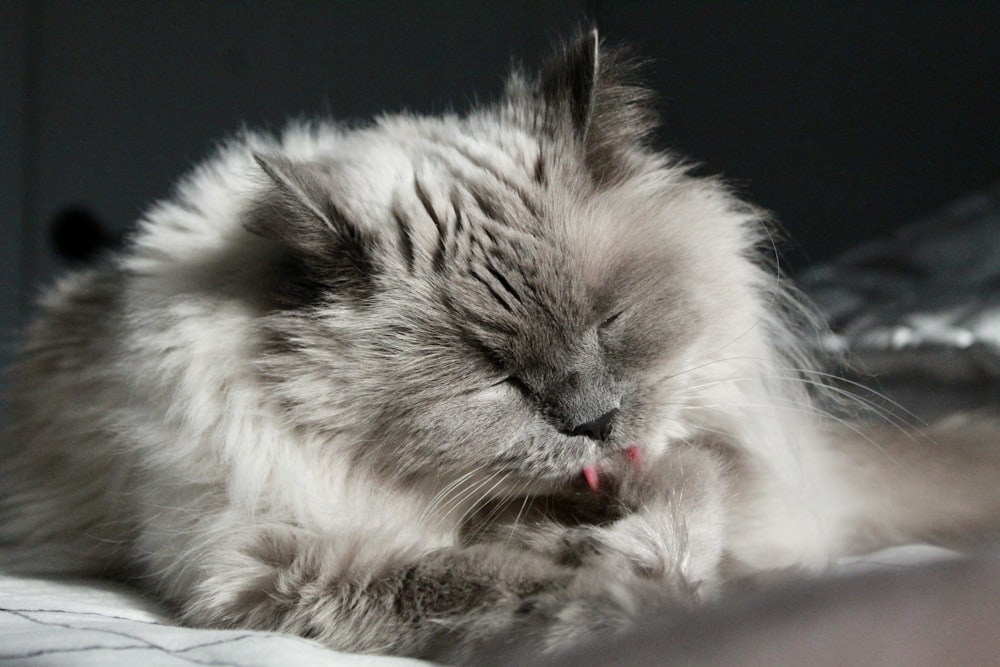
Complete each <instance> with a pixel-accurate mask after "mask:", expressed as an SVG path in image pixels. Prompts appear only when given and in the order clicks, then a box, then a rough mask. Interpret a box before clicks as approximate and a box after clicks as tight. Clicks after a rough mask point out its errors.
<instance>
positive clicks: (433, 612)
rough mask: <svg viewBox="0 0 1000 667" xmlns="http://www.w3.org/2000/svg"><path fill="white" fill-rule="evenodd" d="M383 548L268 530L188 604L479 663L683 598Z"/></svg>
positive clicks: (478, 549) (515, 561)
mask: <svg viewBox="0 0 1000 667" xmlns="http://www.w3.org/2000/svg"><path fill="white" fill-rule="evenodd" d="M377 541H378V536H373V535H369V536H357V538H356V541H355V540H353V539H350V540H348V539H342V540H331V539H329V538H321V537H319V536H317V535H314V534H306V533H304V532H301V531H296V530H294V529H290V528H289V529H288V530H281V531H274V530H272V531H271V532H269V533H268V534H266V535H259V536H257V537H256V538H255V539H254V540H251V541H250V542H249V543H247V544H246V545H245V546H244V547H243V548H240V549H238V550H234V551H229V552H225V553H219V554H217V555H216V558H217V562H216V564H215V565H214V566H213V567H212V574H210V576H208V577H207V578H205V579H204V580H203V581H202V582H201V584H200V585H198V586H197V588H196V589H195V591H194V593H193V594H192V595H190V596H189V598H188V599H186V600H182V601H181V607H182V611H183V616H184V618H185V620H187V621H188V622H191V623H193V624H197V625H202V626H205V625H208V626H215V627H240V628H250V629H260V630H271V631H279V632H289V633H294V634H298V635H301V636H304V637H309V638H313V639H317V640H319V641H321V642H324V643H325V644H327V645H329V646H331V647H333V648H337V649H341V650H348V651H360V652H378V653H392V654H399V655H409V656H417V657H427V658H433V659H437V660H443V661H445V662H448V663H469V664H478V661H479V658H481V657H482V655H483V654H482V651H485V650H491V651H492V650H496V649H497V647H498V646H500V645H508V644H513V643H517V644H518V645H519V646H520V647H522V648H523V647H524V646H525V645H526V643H527V646H529V647H534V648H537V649H538V650H542V651H554V650H558V649H560V648H566V647H568V646H571V645H573V644H574V643H576V642H578V641H580V640H582V639H584V638H586V637H590V636H592V635H593V634H594V633H597V632H602V631H614V630H616V629H622V628H624V627H627V626H628V625H629V624H630V623H631V621H632V620H633V619H635V618H637V617H639V616H641V615H644V614H646V613H649V612H650V611H654V610H660V609H663V608H668V607H671V606H672V603H673V601H672V600H671V599H670V598H669V596H667V595H665V594H664V592H663V591H662V590H661V589H659V588H658V587H655V586H652V585H650V584H649V583H648V582H645V581H642V580H639V579H637V578H635V577H633V576H632V575H631V574H630V573H628V572H625V571H614V570H605V569H602V568H600V567H591V568H584V569H581V568H575V567H569V566H565V565H559V564H556V563H555V562H554V561H552V559H551V558H548V557H545V556H543V555H542V554H539V553H534V552H530V551H526V550H524V549H520V548H512V547H505V546H503V545H496V544H480V545H474V546H471V547H455V548H440V549H436V550H433V551H417V550H406V549H402V550H400V549H398V548H396V550H395V553H393V552H391V550H386V552H385V553H381V554H380V556H379V558H377V559H375V558H372V557H371V556H372V553H374V552H378V551H379V550H380V549H379V548H378V547H377V546H373V542H377Z"/></svg>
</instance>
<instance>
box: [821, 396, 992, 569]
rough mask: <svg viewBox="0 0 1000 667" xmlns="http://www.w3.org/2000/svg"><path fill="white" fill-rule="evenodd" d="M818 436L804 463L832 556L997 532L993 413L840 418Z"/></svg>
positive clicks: (975, 542)
mask: <svg viewBox="0 0 1000 667" xmlns="http://www.w3.org/2000/svg"><path fill="white" fill-rule="evenodd" d="M826 436H827V446H826V447H823V448H822V449H820V450H819V451H818V453H817V456H818V457H820V459H821V460H819V461H817V462H816V463H817V465H813V466H809V467H810V469H811V470H812V471H813V474H814V476H815V477H816V479H814V480H811V481H812V483H813V484H814V485H815V488H816V490H817V491H818V493H819V495H820V500H821V502H822V503H823V505H824V507H823V511H822V514H823V515H824V517H825V518H826V519H827V520H829V521H831V522H833V526H832V527H833V528H834V529H835V530H834V531H833V533H834V534H836V535H838V536H839V539H838V540H837V542H838V543H837V544H835V545H833V546H834V550H835V552H836V553H834V554H833V555H834V556H842V555H854V554H860V553H865V552H869V551H872V550H875V549H879V548H882V547H886V546H892V545H896V544H905V543H913V542H923V543H931V544H938V545H942V546H949V547H958V548H963V549H975V548H976V547H977V546H981V545H985V544H987V543H988V542H990V541H991V540H995V539H996V538H997V537H998V536H1000V418H996V417H987V416H982V415H961V416H953V417H950V418H947V419H945V420H942V421H939V422H937V423H935V424H932V425H930V426H928V427H926V428H924V429H919V430H910V429H906V428H896V427H894V426H891V425H888V424H883V425H877V426H851V425H847V424H841V425H839V426H838V427H837V428H836V429H831V430H830V431H829V432H828V433H827V434H826Z"/></svg>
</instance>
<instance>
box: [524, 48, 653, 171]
mask: <svg viewBox="0 0 1000 667" xmlns="http://www.w3.org/2000/svg"><path fill="white" fill-rule="evenodd" d="M637 67H638V64H637V62H636V61H635V60H634V59H631V58H629V57H628V55H627V53H625V51H624V50H623V49H617V50H615V49H610V48H607V47H605V46H604V45H603V44H602V43H601V39H600V36H599V35H598V33H597V30H596V29H591V30H587V31H585V32H583V33H582V34H580V35H579V36H578V37H577V38H576V39H574V40H573V41H571V42H569V43H568V44H567V45H566V46H564V47H563V48H562V49H561V50H560V51H559V52H558V53H557V54H556V55H555V56H554V57H553V58H552V59H551V60H549V62H548V63H546V65H545V66H544V67H543V69H542V73H541V77H540V78H539V81H538V88H537V94H538V95H540V96H541V98H542V100H543V103H544V104H545V107H546V110H547V112H548V113H547V115H548V116H549V118H550V120H554V121H555V123H556V125H557V127H558V126H559V125H562V126H563V128H562V129H565V127H566V126H567V125H568V128H569V130H570V134H571V135H572V136H573V137H574V138H575V140H576V141H578V142H579V144H580V146H581V147H582V149H583V155H584V160H585V163H586V166H587V168H588V169H589V170H590V172H591V174H592V175H593V176H594V178H595V179H597V180H598V181H602V182H606V181H616V180H619V179H620V178H622V177H625V176H627V175H628V174H630V173H631V172H632V160H631V159H630V156H631V153H632V151H633V150H634V149H635V148H637V147H639V146H641V145H642V144H643V143H644V141H645V140H646V138H647V136H648V135H649V134H650V133H651V132H652V131H653V130H655V129H656V126H657V117H656V112H655V110H654V108H653V104H652V94H651V93H650V91H649V90H648V89H646V88H643V87H642V86H640V85H637V84H636V83H635V80H636V69H637Z"/></svg>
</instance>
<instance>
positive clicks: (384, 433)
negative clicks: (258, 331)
mask: <svg viewBox="0 0 1000 667" xmlns="http://www.w3.org/2000/svg"><path fill="white" fill-rule="evenodd" d="M631 76H632V68H631V67H629V66H628V65H627V64H626V63H624V62H623V60H622V59H621V57H620V56H619V55H618V54H616V53H615V52H611V51H608V50H605V49H604V48H603V47H601V46H600V44H599V40H598V38H597V35H596V34H595V33H586V34H584V35H582V36H581V37H579V38H578V39H576V40H575V41H573V42H572V43H570V44H569V45H568V46H567V47H565V48H564V49H562V50H561V51H560V52H559V53H558V54H557V55H556V56H555V57H554V58H553V59H552V60H551V61H550V62H549V63H548V64H547V65H546V66H545V67H544V68H543V70H542V72H541V74H540V75H539V76H538V77H526V76H523V75H521V74H518V73H515V74H514V75H513V76H512V77H511V79H510V81H509V83H508V86H507V92H506V94H505V96H504V97H503V98H502V99H501V100H500V101H499V102H498V103H496V104H495V105H492V106H488V107H485V108H481V109H478V110H475V111H473V112H471V113H469V114H468V115H466V116H462V117H458V116H445V117H431V118H421V117H412V116H389V117H384V118H381V119H380V120H378V121H377V122H376V123H375V124H373V125H372V126H370V127H367V128H362V129H357V130H352V131H349V132H344V133H343V135H342V137H341V140H340V141H338V142H336V146H334V147H332V148H331V149H330V150H329V151H328V152H327V153H322V154H318V155H315V156H314V157H313V158H312V159H310V160H308V161H302V160H297V159H294V158H289V157H288V154H287V153H286V154H282V153H281V152H272V153H270V154H260V155H257V160H258V162H259V165H260V167H261V169H262V171H263V172H264V173H265V174H266V175H267V177H268V179H267V181H268V183H267V186H266V187H265V188H264V190H263V194H262V195H261V196H260V198H259V200H258V201H257V203H256V204H255V206H254V207H253V208H252V210H251V211H250V212H249V213H248V214H247V216H246V224H247V226H248V227H249V228H250V229H251V230H252V231H254V232H255V233H256V234H258V235H260V236H264V237H266V238H269V239H271V240H273V241H275V242H276V243H277V244H279V245H280V246H281V247H283V248H284V254H283V260H282V261H281V262H279V266H276V268H275V276H276V284H277V287H278V289H279V292H280V300H281V306H280V307H279V308H277V309H275V310H274V311H273V312H272V313H271V314H270V315H269V316H268V317H267V318H265V319H264V320H263V323H262V328H263V333H264V340H265V343H264V346H263V350H262V352H261V358H260V361H259V368H260V370H261V372H262V373H263V375H264V377H265V378H266V379H267V381H268V382H269V383H271V385H272V389H273V392H274V395H275V397H276V399H277V400H278V401H280V403H281V405H282V407H283V409H284V410H285V414H286V415H287V417H288V420H289V421H290V423H291V424H292V425H293V426H295V427H296V428H299V429H302V430H303V432H308V433H311V434H313V436H315V439H316V440H317V441H318V442H323V443H326V444H325V445H324V446H328V447H329V448H330V450H331V451H336V452H337V455H343V454H345V453H346V455H348V456H351V457H353V458H354V459H355V460H356V461H357V462H359V463H361V464H364V465H368V466H371V467H372V469H374V470H376V471H378V472H379V473H380V474H383V475H385V476H387V477H392V478H395V479H398V480H401V481H407V480H409V481H416V480H422V479H424V480H425V479H428V478H439V479H442V480H444V479H448V478H452V479H453V478H456V477H461V476H463V475H468V479H469V480H479V481H482V482H483V484H484V486H482V487H481V489H482V493H484V494H490V493H493V494H500V493H514V492H518V491H520V490H526V489H529V488H530V489H534V490H537V489H542V488H552V487H554V486H558V485H561V484H566V483H568V482H570V481H571V480H573V479H574V478H575V477H578V476H579V474H580V471H581V470H582V468H583V467H584V466H587V465H590V464H592V463H594V462H598V461H601V462H603V463H602V465H610V466H613V465H615V461H617V460H619V459H620V458H621V457H622V453H623V451H625V450H626V448H629V447H638V448H639V451H640V452H641V453H642V455H643V456H644V457H647V458H648V457H653V456H657V455H659V454H661V453H662V452H663V451H664V450H665V449H667V448H668V447H669V445H670V444H671V443H672V442H675V441H677V440H680V439H683V438H684V437H685V436H686V435H687V434H688V427H687V424H688V422H687V421H686V418H685V417H684V415H683V414H682V406H683V404H684V403H685V401H686V400H688V397H689V396H690V395H691V392H696V391H697V390H698V387H697V385H699V384H704V383H710V382H711V381H712V380H713V376H712V375H711V366H712V365H713V363H714V361H715V360H716V359H717V358H721V357H726V356H729V355H733V354H740V351H739V349H737V348H739V345H741V344H742V343H743V342H745V341H744V340H743V339H746V340H750V339H754V338H755V337H757V336H758V332H755V331H754V329H755V327H756V324H757V323H759V322H760V318H761V317H763V314H762V307H763V304H762V298H761V296H760V280H761V276H762V275H763V274H762V273H761V272H760V271H759V270H758V268H757V267H756V265H755V263H754V262H753V261H752V260H751V259H750V257H751V255H752V254H753V253H752V250H753V246H754V244H755V242H756V240H757V232H758V228H757V225H756V218H755V214H754V212H753V211H752V210H751V209H750V208H749V207H747V206H745V205H743V204H741V203H739V202H738V201H737V200H736V199H734V198H733V197H731V196H730V195H729V194H728V193H727V191H726V190H725V189H724V188H723V187H722V186H721V185H719V184H718V183H717V182H714V181H711V180H703V179H696V178H693V177H691V176H689V175H688V174H687V173H686V171H685V169H684V168H683V167H682V166H681V165H679V164H678V163H677V162H676V161H675V160H673V159H672V158H671V157H670V156H668V155H666V154H664V153H661V152H657V151H655V150H654V149H652V148H650V147H649V145H648V141H647V140H648V135H649V133H650V131H651V130H652V129H654V115H653V114H652V112H651V111H650V107H649V104H648V95H647V93H646V91H644V90H643V89H641V88H639V87H636V86H635V85H634V84H633V83H632V82H631V80H630V77H631ZM286 143H287V142H286ZM736 342H739V344H738V345H736V346H735V347H734V344H735V343H736ZM705 369H708V370H707V371H706V370H705ZM483 480H489V481H483ZM477 483H478V482H477Z"/></svg>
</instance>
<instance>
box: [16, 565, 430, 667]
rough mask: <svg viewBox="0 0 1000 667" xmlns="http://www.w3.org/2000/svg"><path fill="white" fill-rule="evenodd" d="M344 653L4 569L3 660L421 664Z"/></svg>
mask: <svg viewBox="0 0 1000 667" xmlns="http://www.w3.org/2000/svg"><path fill="white" fill-rule="evenodd" d="M427 664H428V663H425V662H421V661H417V660H406V659H402V658H387V657H380V656H368V655H354V654H348V653H339V652H336V651H331V650H330V649H327V648H324V647H323V646H321V645H320V644H318V643H316V642H313V641H309V640H306V639H300V638H298V637H291V636H286V635H280V634H274V633H267V632H248V631H243V630H197V629H192V628H183V627H179V626H177V625H174V624H173V623H171V622H170V620H169V618H168V616H167V615H166V614H165V613H164V612H163V610H161V609H159V608H158V607H157V606H156V605H155V604H153V603H151V602H149V601H148V600H144V599H143V598H142V597H140V596H139V595H137V594H136V593H135V592H134V591H133V590H131V589H129V588H127V587H125V586H120V585H116V584H112V583H107V582H93V581H81V580H48V579H33V578H26V577H14V576H8V575H0V665H2V666H4V667H6V666H7V665H11V666H14V665H17V666H18V667H20V666H21V665H26V666H32V667H34V666H39V665H68V666H69V665H71V666H73V667H77V666H87V665H94V666H95V667H96V666H98V665H99V666H101V667H106V666H108V665H141V666H142V667H161V666H162V667H189V666H191V665H234V666H239V667H243V666H246V667H250V666H254V667H267V666H271V665H274V666H275V667H278V666H281V667H285V666H298V665H309V666H313V665H316V666H319V667H405V666H409V667H420V666H422V665H427Z"/></svg>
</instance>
